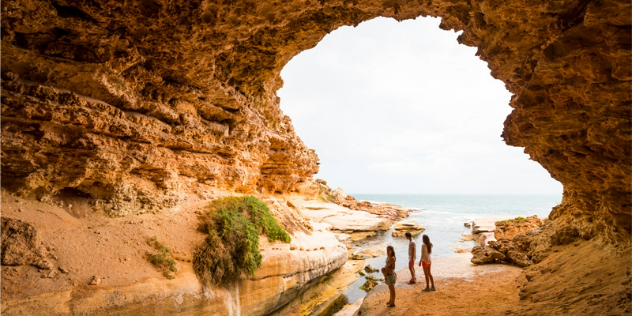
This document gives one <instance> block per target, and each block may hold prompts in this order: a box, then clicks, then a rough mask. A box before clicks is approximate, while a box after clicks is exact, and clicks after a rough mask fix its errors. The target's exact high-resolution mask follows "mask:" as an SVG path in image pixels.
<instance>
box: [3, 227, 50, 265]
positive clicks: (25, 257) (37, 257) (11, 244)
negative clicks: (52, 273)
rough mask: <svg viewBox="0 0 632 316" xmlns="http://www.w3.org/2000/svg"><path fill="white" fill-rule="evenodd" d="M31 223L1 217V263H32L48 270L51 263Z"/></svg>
mask: <svg viewBox="0 0 632 316" xmlns="http://www.w3.org/2000/svg"><path fill="white" fill-rule="evenodd" d="M46 257H47V252H46V249H44V247H43V246H42V245H41V244H40V240H39V238H38V236H37V230H36V229H35V227H33V225H31V224H28V223H25V222H23V221H21V220H19V219H12V218H6V217H2V264H3V265H8V266H20V265H33V266H36V267H38V268H40V269H46V270H50V269H52V267H53V265H52V264H51V262H50V261H49V260H48V259H47V258H46Z"/></svg>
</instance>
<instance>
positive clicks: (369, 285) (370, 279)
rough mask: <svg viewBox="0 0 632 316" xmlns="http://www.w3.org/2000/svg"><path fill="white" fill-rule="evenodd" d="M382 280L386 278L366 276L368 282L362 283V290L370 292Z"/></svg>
mask: <svg viewBox="0 0 632 316" xmlns="http://www.w3.org/2000/svg"><path fill="white" fill-rule="evenodd" d="M380 281H384V279H382V278H376V277H373V276H370V275H369V276H366V282H364V284H362V285H361V286H360V290H363V291H365V292H368V291H370V290H372V289H373V288H374V287H375V286H376V285H378V282H380Z"/></svg>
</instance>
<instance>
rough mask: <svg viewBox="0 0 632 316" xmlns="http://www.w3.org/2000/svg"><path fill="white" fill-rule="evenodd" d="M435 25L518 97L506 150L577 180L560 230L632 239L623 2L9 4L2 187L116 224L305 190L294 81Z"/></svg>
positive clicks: (18, 0) (39, 0)
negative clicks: (310, 65) (291, 66)
mask: <svg viewBox="0 0 632 316" xmlns="http://www.w3.org/2000/svg"><path fill="white" fill-rule="evenodd" d="M427 15H430V16H438V17H441V18H442V19H443V21H442V24H441V27H442V28H444V29H454V30H463V34H462V35H461V36H460V38H459V40H460V42H461V43H463V44H466V45H470V46H477V47H478V55H479V56H480V57H481V59H483V60H485V61H487V62H488V65H489V67H490V69H491V70H492V76H494V77H495V78H498V79H500V80H502V81H504V82H505V84H506V87H507V89H509V91H511V92H512V93H513V94H514V97H513V99H512V101H511V106H512V107H514V111H513V112H512V113H511V115H510V116H509V117H508V118H507V120H506V122H505V129H504V132H503V137H504V138H505V140H506V142H507V143H508V144H510V145H513V146H521V147H525V152H527V153H528V154H529V155H530V156H531V158H532V159H533V160H535V161H538V162H539V163H540V164H542V166H543V167H544V168H546V169H547V170H548V171H549V172H550V173H551V175H552V176H553V177H554V178H556V179H557V180H559V181H560V182H562V183H563V184H564V188H565V194H564V202H563V206H562V207H560V208H558V209H556V210H555V211H554V212H553V214H552V216H551V217H552V218H558V217H565V218H566V217H567V219H566V221H568V222H573V223H575V226H577V227H578V229H580V230H583V231H585V232H586V234H589V235H594V234H596V233H598V232H600V231H604V230H609V231H610V230H612V229H615V230H616V231H615V235H617V234H618V233H619V232H621V230H624V235H626V236H628V235H629V230H630V223H631V220H630V218H631V216H630V215H631V214H632V206H631V203H630V187H631V184H632V182H631V179H630V174H631V168H632V164H631V159H630V157H631V156H632V155H631V151H632V149H631V147H630V141H631V140H632V136H631V135H632V133H631V125H630V117H631V108H630V101H631V96H630V80H631V79H632V74H631V69H632V68H631V65H630V58H631V55H630V21H631V17H630V2H629V1H623V0H604V1H577V0H566V1H556V2H542V3H532V2H529V1H512V2H498V1H442V0H429V1H399V0H379V1H378V0H375V1H347V0H339V1H335V0H328V1H281V2H262V1H248V0H244V1H234V2H231V3H223V2H214V3H212V2H208V1H161V0H143V1H133V2H124V3H122V2H120V1H106V0H103V1H90V2H79V1H66V0H58V1H57V0H56V1H45V0H8V1H3V2H2V80H3V81H2V171H3V177H2V185H3V187H5V188H8V189H11V190H13V191H14V192H17V193H19V194H21V195H23V196H35V197H39V198H45V197H46V196H49V195H51V194H55V193H57V192H60V191H62V190H66V191H69V192H72V193H76V194H85V195H87V196H89V197H90V198H92V199H94V200H95V203H94V204H95V205H98V206H101V207H102V208H103V209H106V210H108V211H110V212H111V213H113V214H125V213H129V212H132V213H134V212H143V211H146V210H157V209H168V208H177V207H178V205H179V204H180V202H181V199H182V195H183V194H184V193H187V192H193V193H195V192H199V191H203V190H204V189H207V188H209V187H211V188H213V187H219V188H225V189H229V190H235V191H239V192H254V191H257V190H259V191H266V192H291V191H300V190H301V188H302V185H303V183H305V181H307V180H308V179H310V177H311V176H312V175H313V174H314V173H315V172H316V171H317V170H318V167H317V164H318V162H317V161H318V159H317V157H316V155H315V153H314V152H313V151H312V150H310V149H308V148H306V147H305V146H304V145H303V143H302V142H301V141H300V139H299V138H298V137H297V136H296V135H295V134H294V131H293V128H292V125H291V122H290V119H289V118H288V117H286V116H284V115H283V113H282V112H281V111H280V109H279V99H278V98H277V97H276V95H275V92H276V90H277V89H278V88H279V87H281V85H282V80H281V78H280V76H279V73H280V71H281V69H282V67H283V66H284V65H285V64H286V63H287V62H288V61H289V60H290V59H291V58H292V57H293V56H295V55H296V54H298V53H299V52H301V51H302V50H305V49H308V48H311V47H313V46H314V45H316V44H317V43H318V41H319V40H320V39H322V37H323V36H324V35H326V34H327V33H329V32H331V31H332V30H334V29H336V28H337V27H339V26H341V25H357V24H358V23H360V22H362V21H366V20H368V19H371V18H373V17H377V16H388V17H394V18H396V19H398V20H403V19H409V18H415V17H417V16H427ZM123 209H124V210H123ZM586 223H591V224H590V225H586ZM584 226H586V227H584Z"/></svg>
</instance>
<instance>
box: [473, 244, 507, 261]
mask: <svg viewBox="0 0 632 316" xmlns="http://www.w3.org/2000/svg"><path fill="white" fill-rule="evenodd" d="M505 258H506V257H505V255H503V254H502V253H501V252H500V251H498V250H496V249H494V248H492V247H489V246H486V247H483V246H476V247H474V248H472V259H471V260H470V261H471V262H472V263H473V264H484V263H493V262H500V261H502V260H505Z"/></svg>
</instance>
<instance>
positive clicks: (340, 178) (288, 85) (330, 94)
mask: <svg viewBox="0 0 632 316" xmlns="http://www.w3.org/2000/svg"><path fill="white" fill-rule="evenodd" d="M440 23H441V19H440V18H430V17H428V18H417V19H415V20H406V21H403V22H397V21H395V20H394V19H388V18H376V19H373V20H370V21H367V22H363V23H361V24H360V25H358V26H357V27H341V28H339V29H337V30H336V31H334V32H332V33H331V34H329V35H327V36H326V37H325V38H324V39H322V40H321V42H319V44H318V45H317V46H316V47H315V48H313V49H311V50H307V51H304V52H302V53H301V54H299V55H298V56H296V57H294V58H293V59H292V60H291V61H290V62H289V63H288V64H287V65H286V66H285V68H284V69H283V71H282V73H281V76H282V77H283V80H284V87H283V88H282V89H280V90H279V91H278V95H279V96H280V97H281V108H282V110H283V111H284V113H285V114H287V115H289V116H290V117H291V118H292V121H293V125H294V127H295V129H296V133H297V135H298V136H299V137H301V139H302V140H303V141H304V142H305V144H306V145H307V146H308V147H311V148H314V149H316V152H317V154H318V155H319V158H320V160H321V164H320V172H319V174H318V175H316V176H317V177H320V178H323V179H325V180H327V181H328V182H329V183H330V184H331V185H333V186H332V187H338V186H339V187H342V188H343V189H344V190H345V191H348V192H353V193H360V194H362V193H382V194H384V193H386V194H401V193H405V194H419V193H421V194H457V195H458V194H478V195H480V194H521V195H522V194H539V195H556V196H557V197H558V198H559V199H561V193H562V186H561V184H560V183H559V182H557V181H556V180H554V179H552V178H551V176H550V174H549V173H548V172H547V171H546V170H545V169H544V168H543V167H542V166H541V165H539V164H538V163H536V162H534V161H531V160H529V156H528V155H527V154H524V153H523V152H522V151H523V149H522V148H516V147H510V146H508V145H506V144H505V143H504V142H503V141H502V139H501V138H500V137H499V136H500V134H501V133H502V129H503V124H502V123H503V121H504V120H505V118H506V117H507V115H509V114H510V112H511V107H510V106H509V105H508V104H509V101H510V97H511V94H510V93H509V92H508V91H507V90H506V88H505V86H504V84H503V82H502V81H500V80H496V79H494V78H492V76H491V75H490V70H489V68H488V67H487V63H485V62H483V61H481V60H480V59H478V58H477V57H476V56H475V55H476V48H472V47H467V46H464V45H460V44H459V43H458V42H457V37H458V36H459V35H460V33H461V32H458V33H455V32H452V31H443V30H441V29H439V24H440ZM558 202H559V201H558ZM555 205H557V204H555ZM555 205H552V206H555ZM552 206H551V207H552ZM548 211H550V208H549V209H548ZM548 211H547V215H548Z"/></svg>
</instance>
